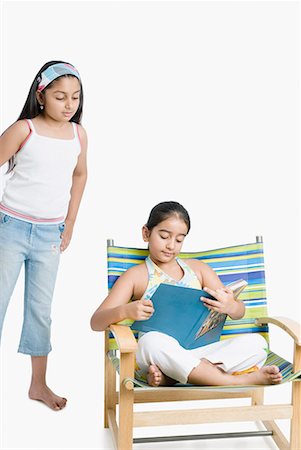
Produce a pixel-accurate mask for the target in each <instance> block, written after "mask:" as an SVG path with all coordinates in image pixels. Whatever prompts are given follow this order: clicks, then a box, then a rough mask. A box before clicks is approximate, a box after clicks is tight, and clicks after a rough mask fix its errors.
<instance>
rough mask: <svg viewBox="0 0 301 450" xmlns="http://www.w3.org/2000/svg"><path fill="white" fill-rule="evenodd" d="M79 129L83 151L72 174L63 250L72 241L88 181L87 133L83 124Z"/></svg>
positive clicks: (63, 235) (62, 243)
mask: <svg viewBox="0 0 301 450" xmlns="http://www.w3.org/2000/svg"><path fill="white" fill-rule="evenodd" d="M78 129H79V135H80V142H81V152H80V155H79V157H78V161H77V165H76V167H75V169H74V172H73V176H72V187H71V197H70V202H69V207H68V211H67V216H66V219H65V229H64V231H63V233H62V236H61V237H62V242H61V246H60V250H61V252H63V251H64V250H66V248H67V247H68V245H69V243H70V241H71V237H72V233H73V227H74V223H75V220H76V216H77V213H78V209H79V205H80V202H81V199H82V195H83V192H84V189H85V185H86V181H87V145H88V140H87V134H86V132H85V130H84V128H83V127H82V126H79V127H78Z"/></svg>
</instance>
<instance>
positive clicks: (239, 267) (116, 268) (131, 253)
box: [107, 238, 269, 350]
mask: <svg viewBox="0 0 301 450" xmlns="http://www.w3.org/2000/svg"><path fill="white" fill-rule="evenodd" d="M257 240H258V242H255V243H252V244H244V245H236V246H233V247H225V248H220V249H215V250H207V251H202V252H190V253H181V254H180V255H179V257H180V258H183V259H190V258H193V259H199V260H201V261H203V262H205V263H206V264H208V265H209V266H210V267H212V269H213V270H214V271H215V272H216V273H217V274H218V276H219V278H220V279H221V281H222V282H223V283H224V284H225V285H227V284H229V283H231V282H232V281H235V280H239V279H241V278H243V279H244V280H246V281H247V282H248V285H247V287H246V288H245V290H244V291H243V292H242V293H241V294H240V296H239V299H241V300H243V301H244V303H245V306H246V313H245V316H244V317H243V318H242V319H240V320H231V319H230V318H229V317H228V318H227V320H226V322H225V325H224V328H223V331H222V335H221V339H227V338H230V337H234V336H236V335H240V334H242V333H260V334H262V335H263V336H264V337H265V338H266V340H267V341H268V331H269V330H268V326H264V327H258V326H257V325H256V324H255V319H256V318H259V317H263V316H266V315H267V301H266V289H265V272H264V255H263V243H262V239H261V238H257ZM108 244H109V245H108V247H107V261H108V289H109V290H110V289H111V288H112V286H113V284H114V283H115V281H116V280H117V279H118V277H119V276H120V275H122V274H123V273H124V272H125V271H126V270H127V269H129V268H130V267H132V266H135V265H137V264H143V263H144V260H145V258H146V257H147V256H148V250H147V249H138V248H127V247H117V246H114V245H112V241H108ZM121 323H123V324H124V325H131V323H132V322H131V321H128V320H126V321H123V322H121ZM134 334H135V332H134ZM136 337H137V336H136ZM109 348H110V350H114V349H116V348H117V346H116V343H115V340H114V338H113V336H110V344H109Z"/></svg>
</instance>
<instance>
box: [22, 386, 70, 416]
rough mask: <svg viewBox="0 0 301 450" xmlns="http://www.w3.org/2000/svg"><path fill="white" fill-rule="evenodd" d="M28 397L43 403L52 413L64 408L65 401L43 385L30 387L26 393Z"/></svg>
mask: <svg viewBox="0 0 301 450" xmlns="http://www.w3.org/2000/svg"><path fill="white" fill-rule="evenodd" d="M28 396H29V398H30V399H31V400H38V401H40V402H43V403H45V405H47V406H49V408H51V409H53V410H54V411H59V410H60V409H63V408H65V406H66V403H67V399H66V398H64V397H59V396H58V395H56V394H55V393H54V392H52V390H51V389H49V387H48V386H47V385H46V384H45V385H39V386H31V387H30V389H29V392H28Z"/></svg>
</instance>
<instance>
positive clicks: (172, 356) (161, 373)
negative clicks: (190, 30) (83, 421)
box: [91, 202, 281, 386]
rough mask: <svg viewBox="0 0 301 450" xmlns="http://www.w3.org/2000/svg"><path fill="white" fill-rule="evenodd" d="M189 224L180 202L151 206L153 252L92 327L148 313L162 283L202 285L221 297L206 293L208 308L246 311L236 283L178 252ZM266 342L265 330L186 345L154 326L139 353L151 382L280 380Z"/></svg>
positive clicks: (116, 289) (122, 280)
mask: <svg viewBox="0 0 301 450" xmlns="http://www.w3.org/2000/svg"><path fill="white" fill-rule="evenodd" d="M189 229H190V219H189V215H188V213H187V211H186V209H185V208H184V207H183V206H182V205H180V204H179V203H177V202H163V203H159V204H158V205H156V206H155V207H154V208H153V209H152V211H151V213H150V216H149V219H148V221H147V223H146V225H144V226H143V228H142V236H143V239H144V241H145V242H148V246H149V256H148V257H147V258H146V260H145V264H139V265H137V266H134V267H132V268H130V269H128V270H127V271H126V272H125V273H124V274H122V275H121V276H120V277H119V279H118V280H117V281H116V283H115V284H114V286H113V288H112V290H111V291H110V293H109V295H108V296H107V298H106V299H105V300H104V302H103V303H102V304H101V305H100V306H99V308H98V309H97V310H96V311H95V313H94V315H93V317H92V319H91V326H92V328H93V330H105V329H106V328H107V327H108V325H110V324H112V323H116V322H119V321H121V320H123V319H126V318H129V319H132V320H147V319H149V318H150V317H151V315H152V314H153V312H154V308H153V305H152V301H151V300H150V298H151V296H152V294H153V293H154V291H155V289H156V288H157V287H158V286H159V284H160V283H169V284H174V285H178V286H185V287H191V288H196V289H202V288H203V289H205V290H206V291H207V292H208V293H209V294H211V295H212V296H213V297H215V299H216V301H214V300H209V299H207V298H205V297H201V299H200V300H202V301H203V302H204V303H205V304H206V306H207V307H208V309H209V310H213V311H217V312H219V313H224V314H228V315H229V316H230V317H231V318H232V319H240V318H241V317H243V315H244V310H245V308H244V304H243V302H239V301H236V300H235V298H234V296H233V292H232V291H231V289H229V288H227V287H225V286H224V285H223V284H222V282H221V281H220V279H219V277H218V276H217V274H216V273H215V272H214V271H213V270H212V269H211V268H210V267H209V266H208V265H207V264H205V263H203V262H201V261H199V260H195V259H190V260H186V261H185V262H184V261H183V260H181V259H180V258H178V257H177V256H178V254H179V253H180V251H181V248H182V245H183V241H184V239H185V237H186V236H187V234H188V232H189ZM129 300H133V301H132V302H129ZM184 307H185V305H183V308H184ZM179 314H181V312H180V311H179ZM266 346H267V343H266V341H265V339H264V338H263V337H262V336H260V335H254V334H253V335H252V334H249V335H245V336H242V337H237V338H232V339H227V340H224V341H219V342H214V343H213V344H209V345H206V346H203V347H199V348H196V349H193V350H186V349H185V348H183V347H181V345H180V344H179V342H178V341H177V340H176V339H174V338H173V337H171V336H168V335H167V334H164V333H160V332H156V331H150V332H147V333H144V334H140V336H139V340H138V350H137V354H136V359H137V364H138V366H139V368H140V375H142V376H144V377H145V378H146V379H147V381H148V383H149V384H150V385H152V386H158V385H164V384H165V385H166V384H173V383H175V382H181V383H187V382H188V383H191V384H196V385H231V384H274V383H279V382H280V381H281V374H280V372H279V369H278V367H276V366H264V362H265V360H266V356H267V355H266V351H265V347H266ZM235 375H239V376H235Z"/></svg>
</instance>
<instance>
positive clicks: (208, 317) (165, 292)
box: [131, 283, 227, 350]
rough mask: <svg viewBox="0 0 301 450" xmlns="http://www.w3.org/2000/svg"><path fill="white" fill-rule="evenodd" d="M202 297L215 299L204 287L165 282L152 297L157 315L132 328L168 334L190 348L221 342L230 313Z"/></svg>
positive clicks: (139, 321)
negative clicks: (212, 307)
mask: <svg viewBox="0 0 301 450" xmlns="http://www.w3.org/2000/svg"><path fill="white" fill-rule="evenodd" d="M200 297H207V298H211V299H212V300H215V299H214V297H212V296H211V295H209V294H208V293H207V292H206V291H203V290H201V289H193V288H187V287H182V286H174V285H172V284H165V283H161V284H160V285H159V287H158V289H157V290H156V291H155V293H154V294H153V296H152V298H151V300H152V302H153V305H154V309H155V312H154V314H153V315H152V316H151V317H150V318H149V319H148V320H137V321H135V322H134V323H133V324H132V326H131V328H132V329H133V330H137V331H142V332H147V331H160V332H162V333H165V334H168V335H170V336H172V337H174V338H175V339H177V341H178V342H179V343H180V344H181V345H182V347H184V348H186V349H189V350H190V349H193V348H197V347H201V346H203V345H208V344H211V343H212V342H216V341H219V339H220V335H221V332H222V329H223V326H224V323H225V320H226V317H227V315H226V314H220V313H217V312H215V311H210V310H209V309H208V308H207V306H205V305H204V303H203V301H202V300H201V299H200Z"/></svg>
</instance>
